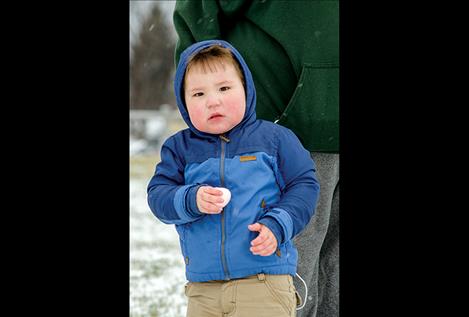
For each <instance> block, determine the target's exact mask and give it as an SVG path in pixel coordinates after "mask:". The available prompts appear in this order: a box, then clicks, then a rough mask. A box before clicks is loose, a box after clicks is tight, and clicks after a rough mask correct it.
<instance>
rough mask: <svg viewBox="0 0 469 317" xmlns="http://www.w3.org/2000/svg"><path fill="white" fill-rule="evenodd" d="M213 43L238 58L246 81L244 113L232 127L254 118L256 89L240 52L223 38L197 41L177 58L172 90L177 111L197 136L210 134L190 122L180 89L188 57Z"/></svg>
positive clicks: (251, 120)
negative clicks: (177, 62) (239, 120)
mask: <svg viewBox="0 0 469 317" xmlns="http://www.w3.org/2000/svg"><path fill="white" fill-rule="evenodd" d="M215 44H218V45H220V46H222V47H225V48H228V49H230V50H231V52H232V53H233V55H234V56H235V58H236V59H237V60H238V62H239V64H240V65H241V69H242V71H243V74H244V80H245V83H246V111H245V113H244V118H243V120H242V121H241V122H240V123H239V124H238V125H237V126H236V127H234V128H233V129H238V128H239V127H240V126H243V125H245V124H246V123H247V122H253V121H255V120H256V90H255V87H254V81H253V79H252V75H251V71H250V70H249V68H248V66H247V65H246V62H245V61H244V59H243V57H242V56H241V54H240V53H239V52H238V51H237V50H236V49H235V48H234V47H233V46H232V45H231V44H230V43H228V42H226V41H223V40H208V41H202V42H197V43H194V44H192V45H191V46H189V47H188V48H186V49H185V50H184V51H183V52H182V53H181V58H180V60H179V64H178V66H177V69H176V76H175V78H174V92H175V94H176V102H177V105H178V108H179V111H180V112H181V115H182V118H183V119H184V121H185V122H186V124H187V125H188V126H189V128H190V129H191V130H192V131H193V132H194V133H196V134H197V135H199V136H209V135H210V134H208V133H204V132H201V131H199V130H197V129H196V128H195V127H194V125H193V124H192V122H191V120H190V118H189V113H188V112H187V109H186V105H185V103H184V101H183V94H184V92H183V90H182V85H183V80H184V74H185V72H186V68H187V61H188V59H189V58H190V57H191V56H192V55H193V54H195V53H196V52H198V51H200V50H202V49H204V48H207V47H209V46H212V45H215Z"/></svg>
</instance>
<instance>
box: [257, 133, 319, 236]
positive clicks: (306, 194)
mask: <svg viewBox="0 0 469 317" xmlns="http://www.w3.org/2000/svg"><path fill="white" fill-rule="evenodd" d="M278 131H279V132H278V133H279V135H278V138H277V140H279V143H278V156H277V164H273V165H274V169H276V171H275V174H276V176H277V182H278V184H279V186H280V189H281V198H280V200H279V202H277V203H276V204H272V205H270V206H268V207H267V211H266V213H265V214H264V216H263V217H262V218H261V219H260V220H259V222H260V223H263V224H265V225H266V226H267V227H269V229H271V231H272V232H273V233H274V235H275V237H276V238H277V241H278V243H279V244H281V243H284V242H287V241H289V240H291V239H292V238H293V237H295V236H296V235H297V234H298V233H300V232H301V230H303V229H304V227H305V226H306V225H307V224H308V222H309V221H310V219H311V217H312V216H313V214H314V210H315V208H316V203H317V200H318V196H319V182H318V180H317V178H316V166H315V164H314V161H313V159H312V158H311V155H310V153H309V152H308V151H307V150H306V149H305V148H304V147H303V146H302V145H301V143H300V141H299V140H298V138H297V137H296V135H295V134H294V133H293V132H292V131H291V130H289V129H285V128H283V127H282V128H281V129H278Z"/></svg>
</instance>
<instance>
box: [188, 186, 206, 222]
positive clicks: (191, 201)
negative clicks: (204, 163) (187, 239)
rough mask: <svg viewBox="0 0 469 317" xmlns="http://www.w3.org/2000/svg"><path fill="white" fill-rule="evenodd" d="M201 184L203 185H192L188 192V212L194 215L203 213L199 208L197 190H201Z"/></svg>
mask: <svg viewBox="0 0 469 317" xmlns="http://www.w3.org/2000/svg"><path fill="white" fill-rule="evenodd" d="M200 186H202V184H200V185H197V186H193V187H191V188H190V189H189V190H188V191H187V194H186V208H187V213H188V214H189V215H191V216H192V217H197V216H200V215H202V213H201V212H200V210H199V208H198V207H197V191H198V190H199V188H200Z"/></svg>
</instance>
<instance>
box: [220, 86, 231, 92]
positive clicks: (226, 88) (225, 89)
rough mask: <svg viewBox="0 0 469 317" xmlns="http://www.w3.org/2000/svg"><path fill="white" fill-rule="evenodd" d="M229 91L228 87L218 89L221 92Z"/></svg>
mask: <svg viewBox="0 0 469 317" xmlns="http://www.w3.org/2000/svg"><path fill="white" fill-rule="evenodd" d="M229 89H230V87H228V86H223V87H221V88H220V90H221V91H227V90H229Z"/></svg>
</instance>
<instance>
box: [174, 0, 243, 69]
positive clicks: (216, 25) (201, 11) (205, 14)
mask: <svg viewBox="0 0 469 317" xmlns="http://www.w3.org/2000/svg"><path fill="white" fill-rule="evenodd" d="M251 2H252V1H251V0H230V1H226V0H218V1H213V0H200V1H190V0H181V1H177V2H176V6H175V8H174V13H173V22H174V27H175V29H176V32H177V34H178V41H177V44H176V54H175V63H176V65H177V64H178V63H179V57H180V55H181V53H182V51H184V49H186V48H187V47H188V46H190V45H191V44H193V43H195V42H199V41H203V40H211V39H223V34H224V33H225V30H224V29H225V28H228V26H229V25H230V21H231V20H234V19H236V18H237V17H238V16H239V15H240V14H242V12H243V11H245V10H246V8H247V7H248V6H249V5H250V4H251Z"/></svg>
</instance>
